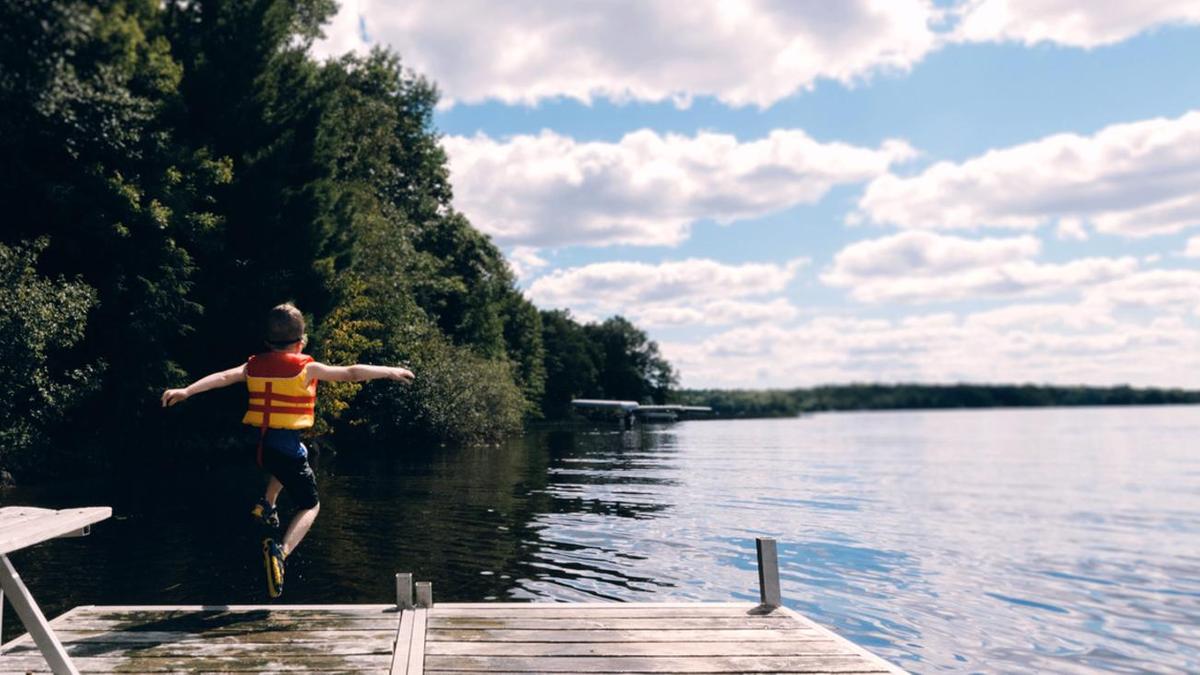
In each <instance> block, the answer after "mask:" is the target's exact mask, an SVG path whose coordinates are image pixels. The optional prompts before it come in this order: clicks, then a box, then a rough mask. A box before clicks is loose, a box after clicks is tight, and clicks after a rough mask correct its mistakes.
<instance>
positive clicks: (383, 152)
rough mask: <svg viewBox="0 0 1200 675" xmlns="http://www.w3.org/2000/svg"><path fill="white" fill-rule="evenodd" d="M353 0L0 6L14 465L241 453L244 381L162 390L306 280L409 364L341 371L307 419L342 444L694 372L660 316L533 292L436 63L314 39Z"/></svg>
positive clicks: (2, 298) (145, 461)
mask: <svg viewBox="0 0 1200 675" xmlns="http://www.w3.org/2000/svg"><path fill="white" fill-rule="evenodd" d="M334 10H335V6H334V3H333V2H332V1H331V0H299V1H290V2H289V1H286V0H229V1H225V2H219V1H214V0H165V1H160V0H102V1H101V2H77V1H73V0H10V1H8V2H5V3H3V4H2V5H0V146H2V150H0V200H2V201H3V203H4V204H5V224H4V227H3V229H2V231H0V468H3V469H7V470H8V471H11V472H13V473H16V474H24V475H28V476H36V475H37V474H62V473H65V472H82V471H88V470H92V469H95V468H98V467H103V466H116V465H121V466H126V467H128V466H135V465H149V466H158V465H161V464H163V463H164V462H167V463H169V462H187V463H189V464H193V465H194V464H196V463H197V462H200V463H204V462H207V461H213V460H217V459H220V458H221V457H226V458H228V457H232V456H233V455H232V453H234V452H236V450H235V449H236V448H239V447H241V446H242V445H243V444H244V441H243V439H242V434H241V431H242V430H241V429H240V428H239V425H238V420H239V414H238V413H239V411H238V408H239V406H242V405H244V400H243V399H244V396H245V393H244V392H233V391H229V390H223V391H220V392H215V393H212V394H206V395H205V396H202V397H199V398H197V399H194V400H192V401H189V402H188V403H187V404H186V405H183V406H177V407H175V408H171V409H169V410H163V409H161V408H160V407H159V403H158V398H159V395H160V394H161V392H162V390H163V389H164V388H167V387H172V386H181V385H183V384H185V383H187V382H189V381H191V380H193V379H195V378H197V377H199V376H202V375H204V374H207V373H209V372H212V371H214V370H218V369H224V368H228V367H230V366H231V365H236V364H238V363H241V362H242V361H244V360H245V358H246V357H247V356H248V355H249V354H250V353H253V352H254V351H258V350H260V349H261V347H262V339H263V317H264V315H265V312H266V310H267V309H269V308H270V307H272V306H274V305H275V304H277V303H280V302H282V301H287V300H290V301H294V302H295V303H297V304H298V305H299V307H300V308H301V309H302V310H303V311H304V312H305V314H306V318H307V320H308V325H309V334H310V342H309V348H308V351H309V352H310V353H312V354H313V355H314V356H315V357H317V358H318V359H322V360H325V361H328V362H330V363H352V362H367V363H382V364H405V365H407V366H409V367H410V368H412V369H413V370H414V371H415V372H416V373H417V380H416V382H415V384H414V385H413V386H411V387H401V386H398V385H394V384H388V383H368V384H350V383H347V384H334V385H330V386H325V387H323V389H322V394H321V396H320V397H319V420H318V424H317V429H316V430H315V431H316V433H318V434H319V435H320V436H321V437H323V438H333V439H353V440H361V441H363V442H361V443H348V444H347V445H353V446H355V447H358V446H363V445H373V446H378V447H394V446H396V445H397V444H401V445H402V444H403V443H407V442H416V441H420V442H431V441H432V442H454V443H475V442H491V441H494V440H496V439H498V438H500V437H502V436H504V435H505V434H508V433H512V432H514V431H516V430H518V429H519V428H520V427H521V425H522V424H523V423H524V422H525V421H526V420H529V419H536V418H539V417H542V416H551V417H553V416H560V415H563V414H565V413H566V412H567V407H568V405H569V400H570V398H571V397H572V396H581V395H582V396H604V397H614V398H623V399H636V400H643V401H649V400H653V401H659V402H661V401H663V400H665V396H666V394H667V391H668V390H669V388H670V387H671V386H672V385H673V384H674V382H675V381H676V375H675V373H674V372H673V371H672V369H671V367H670V365H669V364H668V363H667V362H666V361H665V360H664V359H663V358H662V357H661V356H660V355H659V353H658V348H657V345H655V343H653V342H651V341H649V340H647V338H646V335H645V333H644V332H642V331H641V330H639V329H638V328H637V327H636V326H634V325H632V324H631V323H629V322H628V321H626V320H624V319H622V318H620V317H614V318H611V319H608V320H606V321H603V322H599V323H591V324H586V325H585V324H581V323H579V322H577V321H575V320H574V319H573V318H572V317H571V316H570V315H569V314H567V313H566V312H564V311H548V312H547V311H539V310H538V309H537V308H535V307H534V306H533V305H532V304H531V303H530V302H529V301H528V300H527V299H526V298H525V297H524V296H523V295H522V294H521V292H520V291H519V290H518V289H517V287H516V285H515V282H514V278H513V274H512V272H511V271H510V268H509V266H508V264H507V263H506V261H505V260H504V258H503V256H502V255H501V253H500V251H499V250H498V249H497V247H496V246H495V245H493V243H492V242H491V241H490V240H489V239H488V238H487V237H486V236H484V235H483V234H481V233H480V232H479V231H478V230H476V229H474V228H473V227H472V226H471V224H470V223H469V222H468V221H467V220H466V218H464V217H463V215H462V214H460V213H458V212H456V211H455V210H454V209H453V208H452V206H451V197H452V192H451V184H450V177H449V175H448V169H447V160H446V155H445V153H444V152H443V150H442V148H441V147H440V145H439V137H438V133H437V131H436V129H434V127H433V122H432V116H433V111H434V106H435V105H436V103H437V100H438V93H437V89H436V87H435V85H434V84H433V83H431V82H429V81H427V80H426V79H424V78H423V77H421V76H420V75H419V74H416V73H413V72H411V71H410V70H408V69H406V68H405V67H404V66H403V64H402V62H401V59H400V56H399V55H397V54H394V53H390V52H388V51H383V50H378V51H375V52H373V53H371V54H370V55H367V56H353V55H348V56H344V57H342V58H340V59H336V60H332V61H328V62H317V61H315V60H314V59H312V58H311V57H310V56H309V55H308V53H307V52H308V48H309V46H310V45H311V42H312V41H313V40H314V39H316V38H317V37H318V36H319V34H320V29H321V25H322V24H323V22H324V21H326V20H327V19H328V18H329V17H330V16H331V15H332V13H333V12H334ZM340 445H342V444H340V443H339V446H340Z"/></svg>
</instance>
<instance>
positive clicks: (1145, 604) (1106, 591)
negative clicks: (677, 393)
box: [0, 406, 1200, 672]
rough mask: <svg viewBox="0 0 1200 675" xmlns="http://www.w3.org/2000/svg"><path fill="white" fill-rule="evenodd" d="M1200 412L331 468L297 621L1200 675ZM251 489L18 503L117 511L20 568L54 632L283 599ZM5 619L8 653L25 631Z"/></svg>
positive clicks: (166, 480) (665, 433)
mask: <svg viewBox="0 0 1200 675" xmlns="http://www.w3.org/2000/svg"><path fill="white" fill-rule="evenodd" d="M1198 441H1200V407H1195V406H1188V407H1158V408H1087V409H1082V408H1075V409H1032V410H1016V409H1013V410H987V411H936V412H887V413H882V412H881V413H853V414H849V413H846V414H823V415H815V416H809V417H803V418H799V419H785V420H745V421H698V422H686V423H680V424H675V425H666V426H646V427H643V428H642V429H640V430H637V431H634V432H626V433H622V432H619V431H617V430H615V429H576V430H572V431H558V430H556V431H543V432H537V433H532V434H530V435H529V436H527V437H526V438H524V439H519V440H516V441H513V442H511V443H508V444H506V445H504V446H503V447H500V448H490V449H465V450H464V449H444V448H442V449H436V450H427V451H422V452H415V451H412V450H406V451H403V452H401V451H396V452H394V453H386V452H385V453H374V455H373V457H372V458H370V459H362V458H360V459H357V460H352V459H351V458H349V457H348V453H345V452H343V454H342V455H341V456H340V457H338V458H336V459H334V460H333V461H325V462H324V464H323V466H322V467H321V470H320V472H319V474H320V484H321V490H322V511H321V516H320V518H319V519H318V521H317V524H316V526H315V528H314V529H313V532H312V533H311V534H310V536H309V539H308V540H306V541H305V543H304V544H303V546H301V548H300V549H299V551H298V552H297V554H296V555H295V556H293V558H292V559H290V560H289V568H288V579H287V584H286V587H285V595H284V598H283V600H284V601H287V602H323V603H324V602H388V601H390V600H392V599H393V598H394V591H393V587H392V575H393V573H394V572H396V571H411V572H414V573H415V574H416V577H417V578H418V579H422V580H431V581H433V584H434V599H435V601H446V602H449V601H482V600H543V601H544V600H713V601H721V600H731V599H733V600H757V575H756V572H755V554H754V538H755V537H757V536H772V537H775V538H777V539H778V541H779V556H780V567H781V570H780V571H781V576H782V583H783V594H784V599H785V603H786V604H787V605H788V606H790V607H793V608H795V609H797V610H799V611H801V612H803V613H805V614H807V615H808V616H810V617H812V618H814V619H815V620H817V621H819V622H821V623H823V624H825V625H827V626H829V627H831V628H833V629H834V630H836V631H838V632H840V633H841V634H842V635H845V636H846V637H848V638H850V639H852V640H854V641H856V642H858V643H859V644H862V645H864V646H866V647H868V648H869V649H871V650H873V651H875V652H876V653H878V654H879V655H881V656H883V657H885V658H887V659H890V660H892V661H894V662H896V663H898V664H899V665H901V666H903V667H905V668H908V669H910V670H914V671H919V672H934V671H942V670H965V671H986V672H996V671H1007V672H1014V671H1015V672H1022V671H1024V672H1045V671H1054V672H1073V671H1089V672H1090V671H1095V670H1113V671H1145V670H1152V671H1163V672H1182V671H1192V672H1195V671H1200V451H1198V450H1197V442H1198ZM258 480H259V479H258V477H257V476H256V475H255V473H254V471H253V470H252V468H249V467H247V468H246V469H244V470H236V469H232V468H231V469H223V470H220V471H215V472H208V473H202V474H199V473H198V474H193V475H187V476H163V477H162V479H161V480H160V481H141V482H138V483H136V484H128V483H126V484H121V485H119V486H118V485H110V484H105V483H102V482H95V481H92V482H85V483H75V484H70V485H47V486H38V487H29V488H18V489H12V490H8V491H6V492H0V500H3V503H5V504H16V503H25V504H36V505H41V506H54V507H66V506H77V505H87V504H111V505H112V506H113V507H114V513H115V518H114V519H113V520H110V521H107V522H105V523H101V524H100V525H98V526H97V527H96V528H95V531H94V533H93V535H92V536H90V537H87V538H83V539H75V540H59V541H55V542H51V543H48V544H45V545H42V546H39V547H37V548H35V549H31V550H28V551H24V552H22V553H20V554H18V555H16V556H14V563H15V564H16V565H17V569H18V570H20V571H22V572H23V576H24V578H25V580H26V582H27V583H28V584H29V585H30V586H31V587H32V588H33V590H34V593H35V597H37V598H38V599H39V600H40V601H41V603H42V605H43V608H44V609H45V610H46V612H47V614H49V615H51V616H53V615H56V614H58V613H61V612H62V611H65V610H66V609H69V608H70V607H72V606H75V605H79V604H142V603H146V604H151V603H170V604H179V603H216V604H221V603H257V602H263V601H264V595H265V592H264V589H263V582H262V579H261V574H262V572H261V566H260V561H259V559H258V555H259V554H258V544H257V531H256V530H255V529H254V527H253V526H251V525H250V524H248V523H247V514H246V511H247V509H248V508H249V505H250V503H252V501H253V499H254V497H255V494H256V490H258V488H259V483H258ZM12 619H13V617H11V612H6V616H5V624H6V629H7V630H6V631H5V635H6V636H7V637H11V636H13V635H14V632H15V625H14V623H13V620H12Z"/></svg>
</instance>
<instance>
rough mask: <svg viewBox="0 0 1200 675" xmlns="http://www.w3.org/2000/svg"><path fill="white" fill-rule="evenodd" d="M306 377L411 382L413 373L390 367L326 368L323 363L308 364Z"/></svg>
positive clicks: (340, 380) (354, 380)
mask: <svg viewBox="0 0 1200 675" xmlns="http://www.w3.org/2000/svg"><path fill="white" fill-rule="evenodd" d="M308 376H309V377H310V378H312V379H314V380H324V381H326V382H364V381H366V380H382V379H389V380H399V381H401V382H412V381H413V372H412V371H411V370H409V369H408V368H399V367H392V366H367V365H363V364H358V365H354V366H327V365H325V364H324V363H316V362H313V363H310V364H308Z"/></svg>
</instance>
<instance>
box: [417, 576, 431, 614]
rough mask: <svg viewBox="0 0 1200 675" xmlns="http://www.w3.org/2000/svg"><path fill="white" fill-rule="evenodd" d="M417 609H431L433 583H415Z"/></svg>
mask: <svg viewBox="0 0 1200 675" xmlns="http://www.w3.org/2000/svg"><path fill="white" fill-rule="evenodd" d="M417 607H423V608H425V609H429V608H430V607H433V582H430V581H418V582H417Z"/></svg>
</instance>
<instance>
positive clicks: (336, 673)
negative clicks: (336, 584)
mask: <svg viewBox="0 0 1200 675" xmlns="http://www.w3.org/2000/svg"><path fill="white" fill-rule="evenodd" d="M214 667H216V668H219V667H218V666H214ZM49 672H50V669H49V668H43V669H41V670H34V669H32V668H26V669H22V670H8V669H7V667H6V666H5V665H4V660H3V659H0V675H31V674H32V673H49ZM118 672H125V671H118ZM167 672H172V673H181V674H182V673H204V675H232V674H233V673H245V672H249V673H254V672H261V671H234V670H219V669H218V670H212V669H209V668H205V667H204V663H203V662H197V663H195V664H192V665H191V666H189V667H188V669H187V670H174V671H167ZM299 672H306V673H310V674H312V675H388V671H387V670H379V669H375V668H367V669H365V670H364V669H362V668H354V669H353V670H342V669H339V670H309V671H299Z"/></svg>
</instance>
